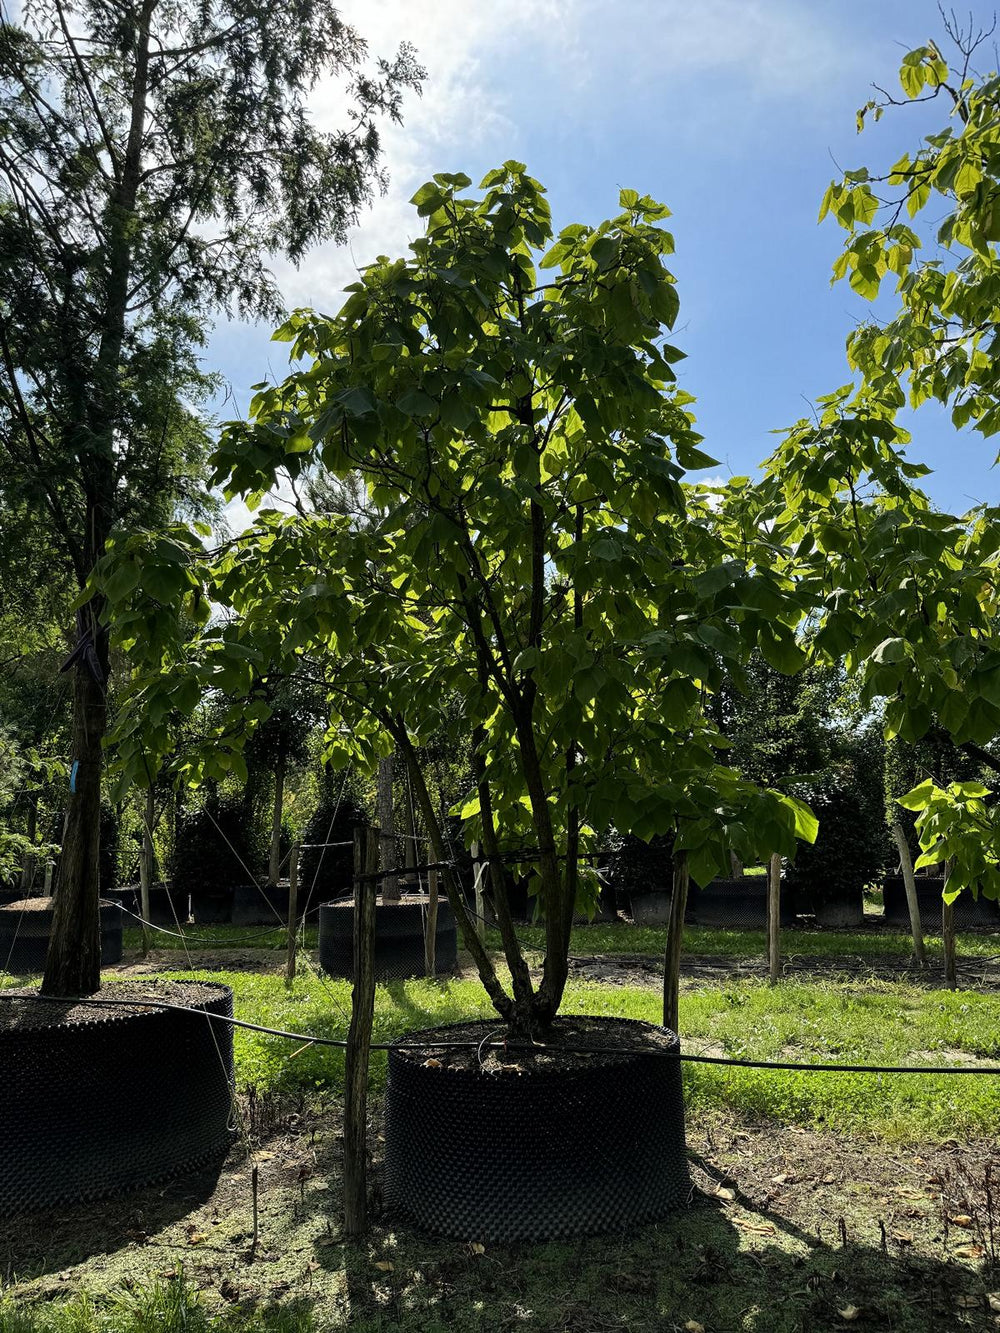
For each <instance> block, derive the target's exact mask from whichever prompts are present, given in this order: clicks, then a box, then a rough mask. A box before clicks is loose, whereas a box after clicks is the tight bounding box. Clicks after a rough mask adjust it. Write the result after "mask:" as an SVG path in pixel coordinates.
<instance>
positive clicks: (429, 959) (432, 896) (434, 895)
mask: <svg viewBox="0 0 1000 1333" xmlns="http://www.w3.org/2000/svg"><path fill="white" fill-rule="evenodd" d="M437 923H438V872H437V871H436V870H428V872H427V917H426V919H425V921H424V968H425V970H426V972H427V975H428V976H429V977H433V976H436V975H437Z"/></svg>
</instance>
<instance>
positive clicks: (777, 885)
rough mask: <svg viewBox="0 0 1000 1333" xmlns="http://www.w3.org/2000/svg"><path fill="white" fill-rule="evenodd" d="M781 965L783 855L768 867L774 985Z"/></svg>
mask: <svg viewBox="0 0 1000 1333" xmlns="http://www.w3.org/2000/svg"><path fill="white" fill-rule="evenodd" d="M780 967H781V857H780V856H778V855H774V856H772V857H771V859H770V862H769V863H768V867H767V969H768V980H769V982H770V984H771V985H772V986H776V985H777V984H778V973H779V970H780Z"/></svg>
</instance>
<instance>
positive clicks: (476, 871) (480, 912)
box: [472, 842, 487, 940]
mask: <svg viewBox="0 0 1000 1333" xmlns="http://www.w3.org/2000/svg"><path fill="white" fill-rule="evenodd" d="M486 864H487V863H486V862H485V861H480V859H479V843H478V842H474V843H473V844H472V885H473V891H474V892H475V895H476V934H477V935H478V936H479V938H480V939H481V940H485V939H486V901H485V899H484V898H483V876H484V875H485V873H486Z"/></svg>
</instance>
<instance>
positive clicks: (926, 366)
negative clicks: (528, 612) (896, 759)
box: [761, 22, 1000, 899]
mask: <svg viewBox="0 0 1000 1333" xmlns="http://www.w3.org/2000/svg"><path fill="white" fill-rule="evenodd" d="M946 33H947V36H948V39H949V44H950V47H949V49H951V50H952V51H953V52H954V53H955V61H954V65H953V66H949V63H948V61H946V59H945V58H944V55H943V54H942V48H941V47H939V46H937V45H935V44H934V43H928V44H926V45H924V46H920V47H917V48H915V49H914V50H913V51H910V52H908V53H907V54H906V56H904V58H903V62H902V66H901V69H900V89H901V94H900V95H892V94H889V93H881V94H880V95H879V97H878V99H876V100H873V101H871V102H869V103H868V104H867V106H866V107H864V108H862V110H861V112H860V113H859V128H860V126H861V125H863V123H864V121H865V119H866V117H868V116H869V115H871V116H873V117H874V118H875V119H878V118H879V117H880V116H881V115H882V114H883V113H885V112H887V111H889V110H890V109H892V113H893V114H896V108H899V107H901V106H905V105H907V104H913V103H917V102H930V103H939V104H940V105H941V109H942V112H944V113H946V114H945V115H944V116H943V117H942V124H941V127H940V129H939V130H938V131H937V132H936V133H933V134H931V135H929V136H926V137H924V138H922V139H921V141H920V142H919V144H918V145H916V147H915V149H914V151H913V152H911V153H907V154H904V156H903V157H902V158H900V159H899V161H897V162H896V163H894V164H893V165H892V166H891V167H888V166H887V167H886V168H883V169H881V170H877V171H872V170H869V169H868V168H867V167H861V168H858V169H856V170H851V171H848V172H847V173H845V175H844V177H843V179H842V180H840V181H835V182H834V183H833V184H832V185H831V186H830V188H829V190H828V191H827V194H826V196H825V198H824V200H823V205H822V208H821V217H822V216H824V215H826V214H827V213H830V214H831V215H833V216H834V217H835V218H836V219H837V221H838V222H839V223H840V224H841V225H842V226H843V227H844V228H845V229H846V230H847V232H848V239H847V242H846V245H845V248H844V251H843V253H842V254H841V256H840V258H839V259H838V261H837V263H836V265H835V267H834V275H835V277H837V278H844V277H847V278H848V279H849V281H850V283H851V286H852V287H853V288H854V289H855V290H856V291H858V292H859V293H860V294H862V295H864V296H866V297H868V298H871V299H874V298H875V297H876V296H877V295H878V294H879V291H880V289H881V287H882V284H883V283H884V282H885V281H886V280H889V281H892V279H893V278H894V279H895V287H896V294H897V297H898V300H899V307H898V310H897V312H896V314H895V315H894V316H892V317H891V318H889V319H887V320H879V321H878V322H877V323H876V322H874V321H872V322H870V323H867V324H863V325H862V326H860V327H859V328H858V329H857V330H855V331H854V332H853V333H852V335H851V337H850V338H849V340H848V359H849V362H850V364H851V367H852V369H854V370H856V371H857V372H858V373H859V376H860V379H861V385H860V389H857V390H856V389H855V387H854V386H850V385H849V386H845V387H844V388H843V389H840V390H838V391H837V392H836V393H835V394H832V395H830V396H829V397H827V398H826V399H824V400H822V403H821V412H822V414H821V416H820V417H819V419H818V420H817V421H814V422H800V423H798V425H797V426H796V427H794V428H793V430H792V431H791V432H790V433H789V436H788V438H787V440H786V442H785V443H784V444H783V445H782V446H781V447H780V448H779V450H778V451H777V452H776V454H775V456H774V458H773V459H772V460H771V465H770V471H771V475H772V482H771V483H770V485H771V487H772V491H771V495H772V501H773V504H772V506H771V508H770V509H769V510H768V507H767V505H766V504H765V506H764V509H763V510H762V514H761V518H762V521H763V522H767V521H768V519H767V517H766V515H767V514H768V513H769V514H770V517H771V518H772V519H773V520H774V522H775V524H776V526H775V529H774V531H775V535H776V537H777V538H779V539H780V540H783V541H785V542H786V543H788V544H789V550H790V551H791V552H792V554H791V556H790V559H789V562H788V564H787V565H786V568H787V569H788V570H789V571H791V570H792V568H793V567H794V569H795V574H794V577H796V578H797V579H798V580H800V586H801V587H803V589H808V595H810V596H811V597H813V598H814V601H815V606H816V607H817V611H818V613H819V614H820V616H821V617H822V620H823V625H822V628H821V630H820V633H819V635H818V636H817V642H818V644H819V646H820V648H821V650H822V651H825V652H827V653H829V654H831V655H834V656H836V655H840V654H846V661H847V665H848V669H849V670H850V671H851V672H852V673H856V674H857V676H858V678H859V679H861V680H862V681H863V688H864V693H865V697H867V698H868V699H870V700H874V699H876V698H878V697H882V698H884V699H885V700H886V704H885V720H886V734H887V736H888V737H889V738H890V739H892V738H893V737H895V736H898V737H900V738H901V739H902V740H903V741H904V742H905V743H907V744H910V745H912V744H915V743H917V742H919V741H921V739H922V738H923V737H925V736H927V735H928V734H929V733H931V732H932V731H933V730H934V729H935V728H940V729H942V730H943V731H945V732H946V733H948V734H949V735H950V736H951V738H952V739H953V741H954V742H955V744H956V745H957V746H958V747H959V749H960V750H962V751H963V752H964V754H965V755H966V756H967V757H968V758H971V759H972V760H973V761H975V762H976V763H977V764H979V765H982V766H984V767H985V769H986V770H987V771H990V772H992V773H993V774H994V775H995V774H996V773H997V772H1000V761H998V760H997V758H996V756H995V753H994V744H993V743H994V742H995V740H996V738H997V737H998V735H1000V637H998V634H997V622H996V612H997V606H998V600H997V599H998V592H1000V586H998V556H1000V510H998V509H997V508H996V507H995V506H989V505H987V506H982V507H980V508H979V509H976V510H974V511H972V512H971V513H969V514H967V515H964V516H958V515H949V514H942V513H938V512H936V511H935V510H934V508H933V507H932V506H931V505H930V503H929V501H928V500H927V498H926V496H924V495H923V494H922V493H921V492H920V491H919V489H918V488H917V486H916V484H915V483H916V482H917V481H918V480H919V478H920V477H921V476H922V475H924V474H925V473H926V471H927V469H926V468H925V467H923V466H922V465H920V464H917V463H912V462H910V461H908V460H907V459H906V457H905V453H904V448H905V445H906V443H907V441H908V436H907V435H906V432H905V431H904V430H902V429H901V428H900V427H899V426H898V425H897V424H896V422H895V419H894V418H895V414H896V412H897V411H898V410H899V408H901V407H902V406H904V404H906V403H909V404H910V405H911V406H913V407H919V406H920V405H921V404H922V403H924V402H926V401H928V400H930V399H936V400H937V401H939V402H941V403H943V404H945V405H947V406H949V407H950V408H951V415H952V420H953V422H954V424H955V426H956V427H958V428H960V427H963V426H965V425H966V424H969V423H972V424H973V425H974V426H975V428H976V429H977V430H979V431H981V432H982V433H983V434H984V435H991V434H993V433H995V432H996V430H997V429H998V428H1000V398H998V388H1000V372H998V361H997V358H996V330H997V327H998V323H1000V306H998V303H997V296H996V278H995V273H996V265H997V260H998V258H1000V250H998V244H997V243H998V241H1000V152H998V148H1000V83H998V80H997V76H996V74H995V73H986V74H979V73H977V72H976V70H975V68H974V59H973V58H974V54H975V53H976V51H977V48H980V47H981V45H982V42H983V40H984V39H985V38H986V37H987V36H988V34H986V33H983V32H977V31H975V30H974V29H971V28H970V29H968V30H962V29H960V28H959V27H958V26H957V25H956V24H955V23H954V22H948V23H946ZM943 46H944V43H942V47H943ZM925 241H930V242H931V244H932V245H933V247H934V248H933V250H932V252H931V253H930V254H928V256H927V257H926V258H924V257H922V249H923V243H924V242H925ZM852 603H853V604H852ZM905 804H906V806H908V807H909V808H910V809H911V810H913V811H915V812H917V813H918V816H919V817H918V821H917V824H918V829H919V833H920V840H921V846H922V848H923V854H922V856H921V857H920V859H919V860H918V863H917V864H918V866H921V865H933V864H937V863H939V862H942V861H949V862H951V863H952V873H951V875H950V876H949V879H948V885H947V890H946V895H945V896H946V899H951V898H953V896H954V895H955V894H956V893H958V892H959V891H960V890H961V889H962V888H964V887H970V888H972V890H973V892H978V891H979V890H982V891H984V892H986V893H987V894H988V895H989V896H990V897H997V896H1000V869H998V866H1000V823H998V819H997V802H996V800H995V797H994V794H993V793H992V792H991V791H990V789H989V788H988V787H987V786H986V785H985V784H984V783H983V782H981V781H979V780H978V778H970V779H966V780H961V779H958V780H953V781H949V782H947V783H939V782H937V781H935V780H934V779H933V778H930V777H928V778H927V779H926V780H925V781H924V782H922V783H920V784H919V786H918V788H917V789H916V790H915V791H914V792H913V793H911V795H910V796H907V797H906V798H905Z"/></svg>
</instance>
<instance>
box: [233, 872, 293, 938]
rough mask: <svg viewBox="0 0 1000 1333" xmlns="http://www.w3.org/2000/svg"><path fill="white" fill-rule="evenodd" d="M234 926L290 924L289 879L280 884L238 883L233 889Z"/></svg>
mask: <svg viewBox="0 0 1000 1333" xmlns="http://www.w3.org/2000/svg"><path fill="white" fill-rule="evenodd" d="M232 920H233V925H234V926H276V927H277V926H284V925H287V924H288V881H287V880H285V881H284V882H282V883H280V884H268V885H266V886H262V885H258V884H237V885H236V888H235V889H234V891H233V910H232Z"/></svg>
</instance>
